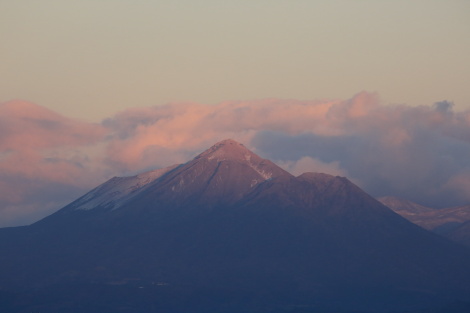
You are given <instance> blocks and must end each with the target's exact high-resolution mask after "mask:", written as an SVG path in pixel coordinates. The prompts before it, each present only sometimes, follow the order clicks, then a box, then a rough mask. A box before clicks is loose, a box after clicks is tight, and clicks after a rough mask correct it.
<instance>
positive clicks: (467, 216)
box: [378, 197, 470, 241]
mask: <svg viewBox="0 0 470 313" xmlns="http://www.w3.org/2000/svg"><path fill="white" fill-rule="evenodd" d="M378 200H379V201H380V202H382V203H383V204H385V205H386V206H388V207H389V208H391V209H392V210H393V211H395V212H396V213H398V214H400V215H401V216H403V217H404V218H406V219H408V220H409V221H411V222H413V223H415V224H416V225H419V226H421V227H423V228H425V229H428V230H431V231H433V232H436V233H438V234H441V235H444V236H447V237H449V238H453V239H454V240H457V238H459V237H458V236H452V235H451V233H452V232H454V231H455V230H456V229H457V228H458V227H459V226H460V225H462V224H464V223H465V222H467V221H470V205H464V206H458V207H450V208H444V209H432V208H428V207H425V206H422V205H420V204H417V203H414V202H411V201H408V200H404V199H399V198H396V197H383V198H379V199H378ZM457 241H458V240H457Z"/></svg>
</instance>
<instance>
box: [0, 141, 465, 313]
mask: <svg viewBox="0 0 470 313" xmlns="http://www.w3.org/2000/svg"><path fill="white" fill-rule="evenodd" d="M0 250H1V251H2V254H0V307H4V308H7V309H8V310H7V311H9V312H26V311H34V310H36V311H37V310H43V311H48V312H64V311H67V312H79V311H81V312H84V311H86V312H188V311H191V312H201V313H202V312H252V313H254V312H260V313H261V312H263V313H267V312H300V311H301V312H319V311H335V312H337V311H340V312H350V311H359V310H363V311H368V312H374V311H377V312H383V311H400V310H403V311H407V312H411V311H410V310H411V309H420V310H422V309H427V308H429V307H433V306H440V307H443V308H446V306H448V305H451V304H452V303H460V304H462V303H463V304H462V305H464V306H465V308H466V309H468V308H469V307H470V306H467V304H466V303H467V302H465V301H470V297H469V295H470V269H469V267H468V264H469V262H470V251H469V250H468V249H466V248H464V247H461V246H458V245H456V244H453V243H452V242H450V241H448V240H447V239H444V238H441V237H439V236H437V235H435V234H432V233H430V232H428V231H426V230H424V229H422V228H420V227H418V226H416V225H414V224H412V223H410V222H408V221H407V220H405V219H404V218H402V217H400V216H399V215H398V214H396V213H394V212H393V211H391V210H390V209H389V208H387V207H386V206H384V205H383V204H382V203H380V202H378V201H377V200H376V199H374V198H372V197H371V196H369V195H368V194H367V193H366V192H364V191H363V190H361V189H360V188H359V187H358V186H356V185H354V184H353V183H352V182H351V181H349V180H348V179H347V178H345V177H338V176H331V175H327V174H321V173H304V174H302V175H300V176H298V177H295V176H293V175H291V174H289V173H288V172H286V171H284V170H283V169H281V168H280V167H278V166H277V165H275V164H274V163H272V162H271V161H269V160H266V159H263V158H261V157H259V156H258V155H256V154H254V153H253V152H251V151H250V150H248V149H247V148H246V147H244V146H243V145H241V144H240V143H238V142H236V141H233V140H230V139H229V140H224V141H221V142H219V143H217V144H215V145H214V146H212V147H211V148H209V149H208V150H206V151H204V152H202V153H201V154H199V155H198V156H196V157H195V158H194V159H193V160H190V161H189V162H187V163H185V164H181V165H174V166H170V167H168V168H165V169H162V170H157V171H152V172H147V173H142V174H140V175H137V176H132V177H127V178H122V177H121V178H116V177H115V178H113V179H111V180H109V181H108V182H106V183H104V184H103V185H101V186H98V187H97V188H95V189H94V190H92V191H90V192H89V193H87V194H86V195H84V196H83V197H81V198H79V199H77V200H76V201H74V202H72V203H71V204H69V205H68V206H66V207H64V208H63V209H61V210H59V211H58V212H56V213H54V214H52V215H51V216H49V217H46V218H45V219H43V220H41V221H39V222H37V223H35V224H32V225H30V226H27V227H17V228H7V229H0ZM97 294H99V295H100V296H99V297H98V296H97ZM22 299H29V300H28V301H29V302H28V301H26V302H25V301H22ZM2 301H3V302H2ZM460 304H459V305H460ZM77 308H78V309H77ZM74 310H75V311H74ZM444 311H445V310H444ZM454 312H455V310H454Z"/></svg>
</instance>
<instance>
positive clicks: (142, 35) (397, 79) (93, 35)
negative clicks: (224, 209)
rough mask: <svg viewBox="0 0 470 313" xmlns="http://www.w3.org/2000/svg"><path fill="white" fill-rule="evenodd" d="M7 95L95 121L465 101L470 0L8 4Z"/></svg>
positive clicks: (1, 88)
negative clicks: (359, 99)
mask: <svg viewBox="0 0 470 313" xmlns="http://www.w3.org/2000/svg"><path fill="white" fill-rule="evenodd" d="M0 39H1V43H2V44H1V45H2V47H1V49H0V73H1V75H0V102H4V101H8V100H11V99H24V100H28V101H32V102H34V103H37V104H40V105H43V106H46V107H49V108H51V109H53V110H55V111H58V112H60V113H62V114H65V115H67V116H71V117H78V118H83V119H86V120H90V121H99V120H100V119H102V118H104V117H106V116H110V115H112V114H114V113H115V112H117V111H119V110H122V109H124V108H128V107H136V106H137V107H142V106H149V105H159V104H165V103H167V102H172V101H192V102H201V103H209V104H211V103H218V102H222V101H225V100H247V99H259V98H293V99H305V100H307V99H323V98H340V99H346V98H349V97H351V96H352V95H354V94H356V93H357V92H359V91H361V90H367V91H371V92H377V93H378V94H379V95H380V97H381V98H382V101H383V102H385V103H390V104H396V103H406V104H408V105H413V106H414V105H420V104H425V105H430V104H432V103H434V102H436V101H441V100H448V101H453V102H454V103H455V105H456V106H455V108H456V109H467V108H470V87H469V82H470V57H469V56H470V1H466V0H462V1H448V0H445V1H444V0H440V1H436V0H426V1H410V0H408V1H386V0H383V1H380V0H373V1H372V0H362V1H359V0H358V1H352V0H347V1H346V0H345V1H334V0H333V1H331V0H329V1H315V0H309V1H307V0H304V1H302V0H299V1H280V0H269V1H268V0H264V1H261V0H259V1H257V0H251V1H245V0H239V1H220V0H217V1H212V0H199V1H193V0H192V1H176V0H173V1H144V0H133V1H130V0H93V1H91V0H80V1H78V0H77V1H63V0H41V1H37V0H2V1H0Z"/></svg>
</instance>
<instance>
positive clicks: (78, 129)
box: [0, 92, 470, 225]
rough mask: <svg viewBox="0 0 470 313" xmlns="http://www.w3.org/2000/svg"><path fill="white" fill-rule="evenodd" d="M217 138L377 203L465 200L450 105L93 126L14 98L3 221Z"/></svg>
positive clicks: (354, 105) (3, 126)
mask: <svg viewBox="0 0 470 313" xmlns="http://www.w3.org/2000/svg"><path fill="white" fill-rule="evenodd" d="M225 138H233V139H235V140H238V141H240V142H243V143H244V144H245V145H246V146H247V147H249V148H250V149H253V150H254V151H255V152H256V153H258V154H260V155H261V156H263V157H265V158H269V159H271V160H273V161H275V162H277V163H278V164H279V165H281V166H283V167H284V168H286V169H287V170H289V171H291V172H293V173H294V174H300V173H301V172H304V171H318V172H327V173H330V174H333V175H340V176H347V177H349V178H350V179H352V180H353V181H354V182H356V183H358V184H359V185H360V186H361V187H362V188H364V189H365V190H366V191H367V192H369V193H371V194H372V195H374V196H383V195H396V196H400V197H404V198H408V199H410V200H413V201H416V202H419V203H422V204H425V205H429V206H450V205H457V204H463V203H468V202H470V195H469V193H468V190H469V189H468V186H470V185H469V182H470V165H469V162H468V159H469V156H470V111H461V112H455V111H454V110H453V104H452V103H451V102H448V101H440V102H436V103H435V104H432V105H429V106H419V107H411V106H407V105H398V106H389V105H384V104H382V103H381V101H380V98H379V97H378V95H376V94H373V93H367V92H360V93H358V94H357V95H355V96H353V97H352V98H351V99H347V100H331V101H313V100H312V101H310V100H309V101H300V100H292V99H262V100H252V101H227V102H222V103H219V104H216V105H206V104H200V103H170V104H167V105H164V106H153V107H144V108H130V109H127V110H124V111H121V112H118V113H117V114H116V115H115V116H112V117H110V118H108V119H105V120H104V121H103V122H102V123H101V124H93V123H86V122H83V121H77V120H73V119H69V118H66V117H63V116H61V115H59V114H57V113H55V112H52V111H50V110H47V109H45V108H43V107H40V106H37V105H34V104H31V103H27V102H22V101H14V102H8V103H4V104H1V105H0V190H1V192H0V218H1V220H2V221H4V222H3V225H7V224H8V223H10V222H8V221H11V223H20V221H27V222H31V221H33V220H34V219H35V218H38V217H40V216H41V214H43V215H45V214H46V213H49V212H52V211H53V210H56V209H58V208H59V207H60V206H61V205H62V204H65V203H67V202H69V201H72V200H74V198H76V197H77V196H79V195H80V193H83V192H85V191H86V190H89V189H91V188H93V187H95V186H96V185H97V184H98V183H100V182H103V181H104V180H106V179H107V178H110V177H111V176H115V175H129V174H133V173H136V172H140V171H144V170H148V169H153V168H159V167H166V166H169V165H172V164H175V163H182V162H186V161H188V160H189V159H191V158H192V157H194V156H195V155H196V154H197V153H200V152H201V151H203V150H204V149H206V148H208V147H209V146H211V145H212V144H213V143H215V142H216V141H219V140H222V139H225ZM2 208H3V209H2ZM38 212H39V213H38ZM11 223H10V224H11Z"/></svg>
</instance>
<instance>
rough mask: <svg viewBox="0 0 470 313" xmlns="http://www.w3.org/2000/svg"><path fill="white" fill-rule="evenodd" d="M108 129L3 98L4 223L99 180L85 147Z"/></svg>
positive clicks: (54, 204) (0, 220)
mask: <svg viewBox="0 0 470 313" xmlns="http://www.w3.org/2000/svg"><path fill="white" fill-rule="evenodd" d="M105 132H106V130H105V129H104V128H103V127H102V126H101V125H98V124H90V123H85V122H80V121H76V120H73V119H69V118H66V117H63V116H61V115H59V114H57V113H55V112H52V111H50V110H48V109H46V108H44V107H41V106H38V105H35V104H32V103H29V102H25V101H10V102H6V103H2V104H0V226H7V225H12V224H17V223H20V224H22V223H29V222H32V221H34V220H35V219H37V218H38V217H40V216H44V214H47V213H50V212H52V211H54V210H57V208H58V205H63V204H65V203H66V201H69V200H70V196H74V197H76V196H78V195H79V194H80V193H82V192H83V191H84V190H86V189H85V188H88V187H89V184H90V182H91V183H96V182H97V181H99V180H100V178H99V177H97V175H96V172H95V171H94V170H95V167H100V166H101V165H99V164H96V162H94V161H92V160H90V159H89V157H88V155H87V151H86V150H87V149H90V147H91V146H93V145H95V144H97V143H98V142H100V141H101V140H102V138H104V135H105ZM88 152H89V153H90V151H88ZM90 154H91V153H90Z"/></svg>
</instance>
